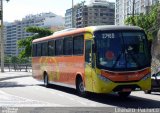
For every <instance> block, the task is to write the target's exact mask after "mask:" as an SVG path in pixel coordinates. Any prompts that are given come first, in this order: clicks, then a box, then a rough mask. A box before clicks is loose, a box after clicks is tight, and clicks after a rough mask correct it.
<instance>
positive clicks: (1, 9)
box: [0, 0, 9, 73]
mask: <svg viewBox="0 0 160 113" xmlns="http://www.w3.org/2000/svg"><path fill="white" fill-rule="evenodd" d="M6 1H7V2H8V1H9V0H6ZM0 5H1V8H0V20H1V26H0V27H1V38H0V44H1V72H2V73H3V72H4V40H3V0H1V4H0Z"/></svg>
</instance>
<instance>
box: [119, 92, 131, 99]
mask: <svg viewBox="0 0 160 113" xmlns="http://www.w3.org/2000/svg"><path fill="white" fill-rule="evenodd" d="M130 94H131V92H118V95H119V96H120V97H122V98H127V97H128V96H129V95H130Z"/></svg>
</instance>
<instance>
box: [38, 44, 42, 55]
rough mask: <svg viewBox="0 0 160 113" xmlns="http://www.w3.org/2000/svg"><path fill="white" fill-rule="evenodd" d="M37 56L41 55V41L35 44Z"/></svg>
mask: <svg viewBox="0 0 160 113" xmlns="http://www.w3.org/2000/svg"><path fill="white" fill-rule="evenodd" d="M37 56H41V43H38V44H37Z"/></svg>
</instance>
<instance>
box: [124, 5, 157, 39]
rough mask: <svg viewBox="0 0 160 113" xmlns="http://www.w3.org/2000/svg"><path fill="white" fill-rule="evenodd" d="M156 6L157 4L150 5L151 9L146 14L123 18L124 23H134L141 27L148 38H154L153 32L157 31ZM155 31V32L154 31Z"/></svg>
mask: <svg viewBox="0 0 160 113" xmlns="http://www.w3.org/2000/svg"><path fill="white" fill-rule="evenodd" d="M158 7H159V4H157V5H155V6H152V8H151V11H150V12H149V13H148V14H140V15H138V16H134V17H133V16H131V17H128V18H127V19H126V20H125V24H127V25H135V26H139V27H141V28H143V29H144V30H145V32H146V33H147V35H148V39H149V40H150V39H151V40H152V39H154V37H156V36H155V34H156V33H157V31H158V26H157V24H158V22H157V15H158V10H157V9H158ZM155 32H156V33H155Z"/></svg>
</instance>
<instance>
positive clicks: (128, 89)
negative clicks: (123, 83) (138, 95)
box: [122, 88, 132, 92]
mask: <svg viewBox="0 0 160 113" xmlns="http://www.w3.org/2000/svg"><path fill="white" fill-rule="evenodd" d="M122 91H123V92H130V91H132V89H130V88H124V89H123V90H122Z"/></svg>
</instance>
